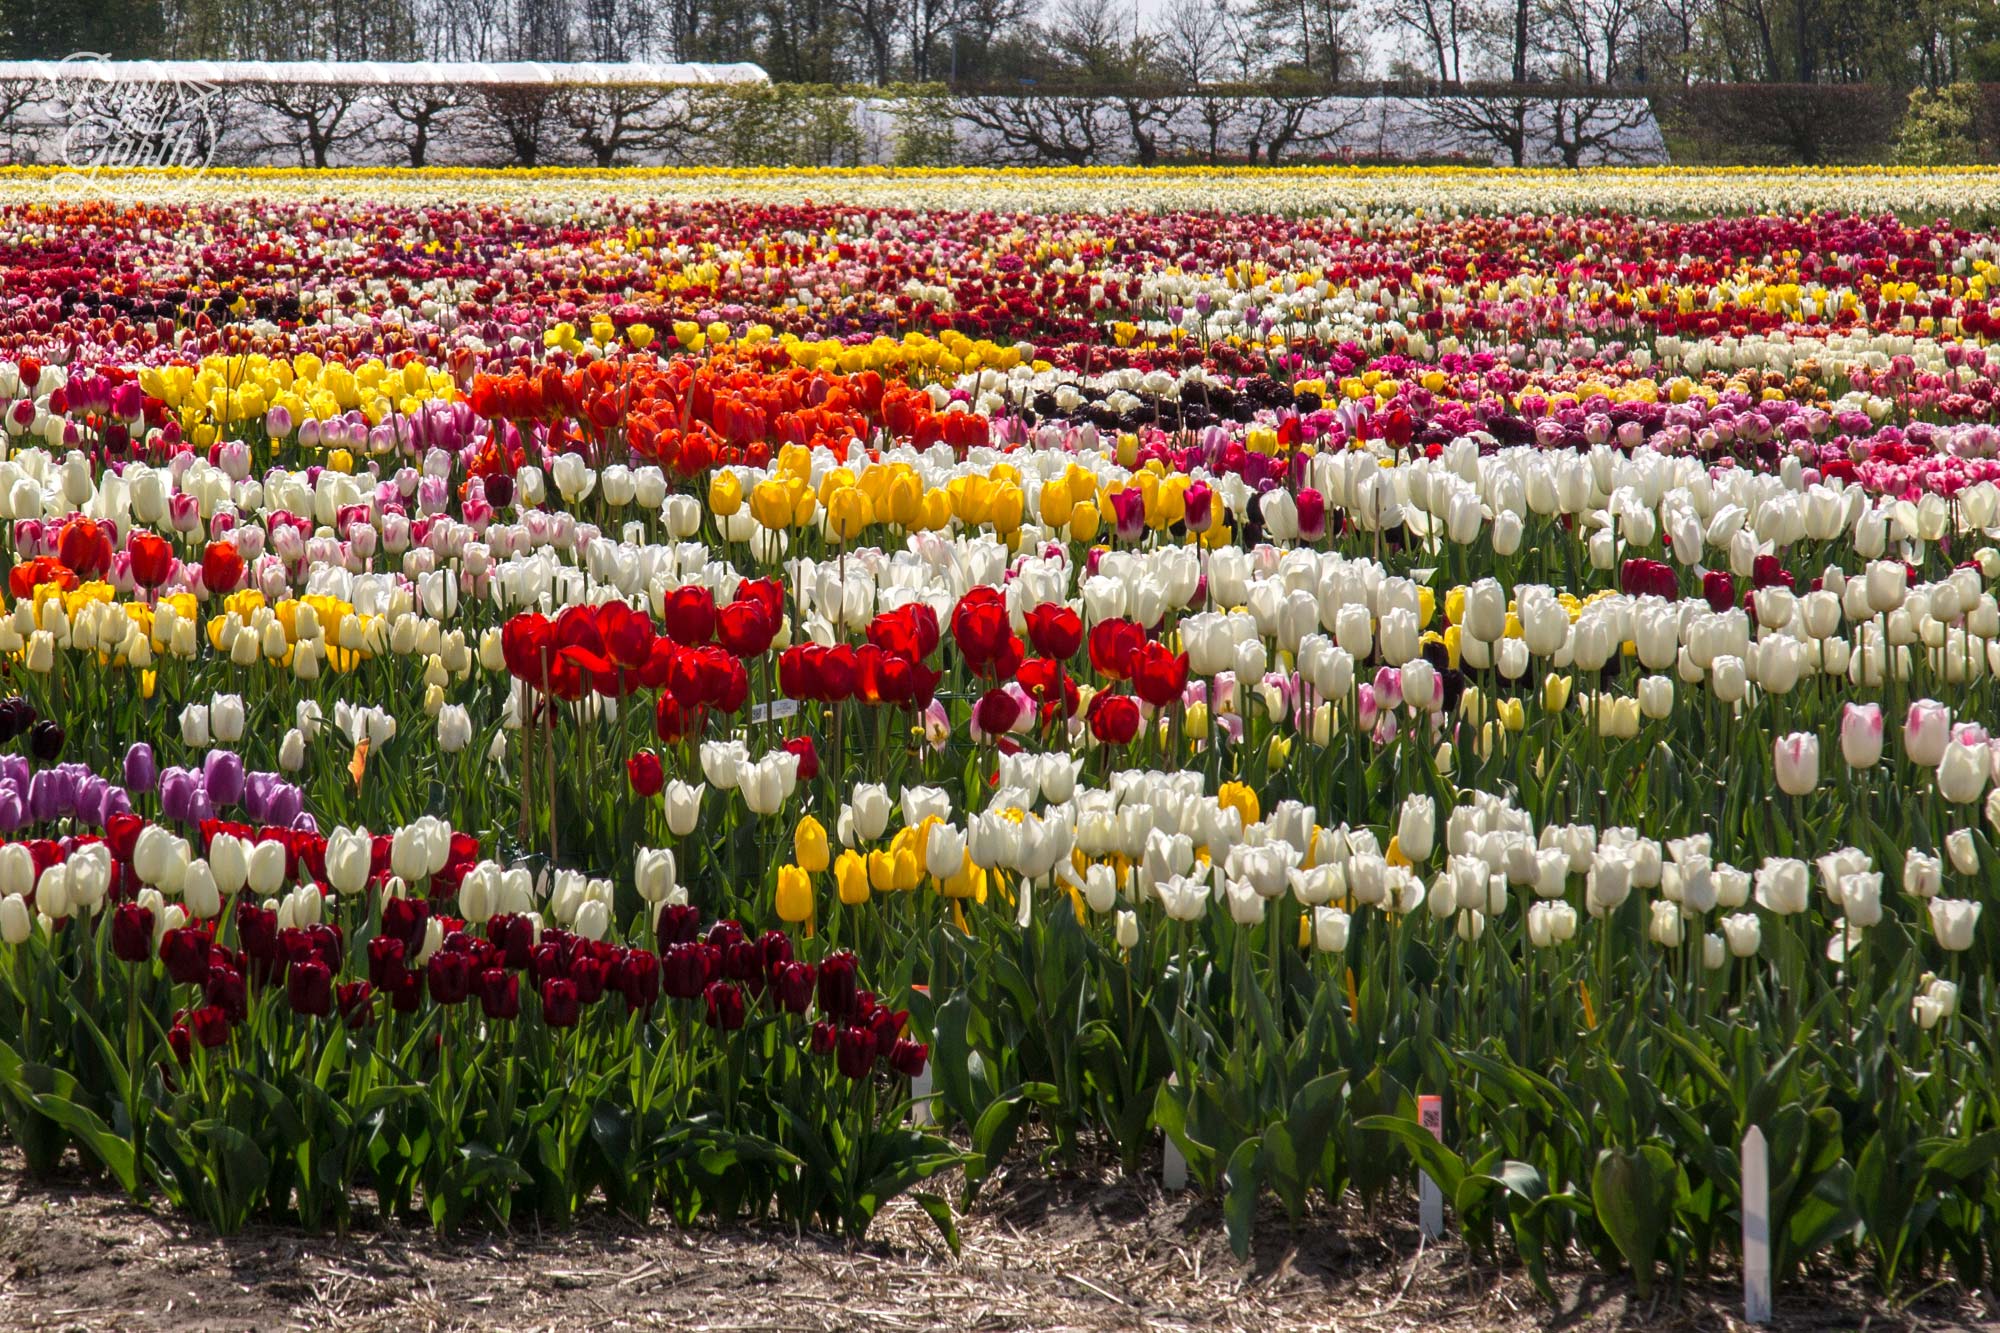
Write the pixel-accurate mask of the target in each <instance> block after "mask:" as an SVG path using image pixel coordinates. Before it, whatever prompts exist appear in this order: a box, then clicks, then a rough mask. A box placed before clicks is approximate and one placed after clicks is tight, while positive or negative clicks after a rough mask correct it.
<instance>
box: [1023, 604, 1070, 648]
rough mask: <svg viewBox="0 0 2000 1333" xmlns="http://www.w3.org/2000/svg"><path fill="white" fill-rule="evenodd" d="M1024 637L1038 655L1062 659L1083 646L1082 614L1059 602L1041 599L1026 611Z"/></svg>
mask: <svg viewBox="0 0 2000 1333" xmlns="http://www.w3.org/2000/svg"><path fill="white" fill-rule="evenodd" d="M1028 638H1029V639H1030V640H1031V641H1032V642H1033V643H1034V645H1035V651H1036V652H1038V653H1040V654H1041V655H1042V656H1044V657H1053V658H1055V659H1057V660H1058V661H1066V660H1068V659H1069V658H1072V657H1074V656H1076V650H1077V649H1078V648H1081V647H1082V646H1083V617H1081V616H1079V615H1077V613H1076V612H1074V611H1072V610H1070V609H1069V608H1068V607H1067V606H1064V605H1062V604H1061V603H1059V602H1043V603H1042V604H1041V605H1040V606H1038V607H1036V608H1035V609H1034V610H1032V611H1030V612H1028Z"/></svg>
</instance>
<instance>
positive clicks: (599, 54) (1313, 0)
mask: <svg viewBox="0 0 2000 1333" xmlns="http://www.w3.org/2000/svg"><path fill="white" fill-rule="evenodd" d="M0 50H4V53H5V55H6V57H7V58H9V59H56V58H60V57H62V56H64V55H68V54H70V53H72V52H77V51H94V52H102V53H104V54H108V55H112V56H118V57H124V58H135V59H146V58H150V59H215V60H223V59H229V60H444V61H503V60H544V61H567V60H600V61H633V60H686V61H752V62H754V63H756V64H758V65H761V66H762V67H763V68H764V69H765V70H766V71H767V72H769V74H770V76H771V77H772V78H773V79H774V80H777V81H780V82H797V83H820V84H851V85H868V84H873V85H885V84H890V83H897V82H916V83H933V82H943V83H951V84H953V85H956V86H961V87H979V88H993V89H1011V88H1021V89H1024V90H1033V89H1036V88H1043V87H1061V86H1086V85H1087V86H1095V87H1104V86H1109V85H1114V84H1123V85H1134V84H1152V85H1175V86H1183V87H1193V86H1210V85H1215V84H1242V83H1310V84H1318V85H1331V84H1341V83H1352V82H1359V81H1364V80H1376V79H1390V80H1396V81H1398V82H1402V83H1406V84H1418V85H1426V86H1427V85H1433V84H1435V85H1442V86H1454V85H1463V84H1468V83H1474V82H1493V81H1497V82H1508V83H1561V84H1566V85H1579V84H1581V85H1596V84H1606V85H1621V84H1622V85H1648V86H1661V85H1697V84H1704V83H1735V84H1744V83H1787V84H1843V83H1883V84H1890V85H1895V86H1900V87H1912V86H1927V87H1940V86H1943V85H1947V84H1952V83H1958V82H1965V81H1973V82H1992V81H2000V0H1167V2H1166V3H1165V4H1164V5H1160V4H1159V3H1157V0H1152V3H1150V4H1148V5H1146V6H1143V7H1142V6H1141V5H1140V4H1139V3H1138V2H1137V0H313V2H312V3H305V4H301V3H299V0H0Z"/></svg>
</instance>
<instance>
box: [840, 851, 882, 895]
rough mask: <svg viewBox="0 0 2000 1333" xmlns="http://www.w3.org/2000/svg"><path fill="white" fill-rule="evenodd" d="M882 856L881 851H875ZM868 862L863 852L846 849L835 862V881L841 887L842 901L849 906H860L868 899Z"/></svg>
mask: <svg viewBox="0 0 2000 1333" xmlns="http://www.w3.org/2000/svg"><path fill="white" fill-rule="evenodd" d="M874 855H876V856H880V855H881V853H880V852H876V853H874ZM868 878H869V876H868V864H867V861H866V860H865V859H864V858H863V857H862V855H861V853H859V852H856V851H851V850H850V851H845V852H842V853H841V854H840V859H839V860H837V861H835V862H834V863H833V882H834V884H835V885H836V886H838V888H839V889H840V901H841V903H842V904H843V905H844V906H847V907H859V906H860V905H861V904H862V903H865V902H867V901H868Z"/></svg>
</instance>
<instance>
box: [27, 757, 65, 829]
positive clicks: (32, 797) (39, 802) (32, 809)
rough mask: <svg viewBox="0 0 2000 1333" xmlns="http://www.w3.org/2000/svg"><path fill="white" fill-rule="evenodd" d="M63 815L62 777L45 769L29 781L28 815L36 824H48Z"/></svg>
mask: <svg viewBox="0 0 2000 1333" xmlns="http://www.w3.org/2000/svg"><path fill="white" fill-rule="evenodd" d="M61 813H62V775H61V774H59V773H57V772H56V771H55V770H54V769H43V770H42V771H41V772H39V773H37V774H35V775H34V776H33V777H32V778H29V779H28V814H29V816H30V817H31V818H33V819H34V820H35V822H36V823H38V824H39V823H47V822H48V821H49V820H51V819H54V818H55V817H56V816H57V815H59V814H61Z"/></svg>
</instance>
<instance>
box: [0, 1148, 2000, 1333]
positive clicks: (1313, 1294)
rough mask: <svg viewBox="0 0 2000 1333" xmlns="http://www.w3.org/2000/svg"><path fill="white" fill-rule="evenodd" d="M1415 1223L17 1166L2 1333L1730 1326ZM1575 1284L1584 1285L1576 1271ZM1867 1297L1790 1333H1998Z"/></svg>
mask: <svg viewBox="0 0 2000 1333" xmlns="http://www.w3.org/2000/svg"><path fill="white" fill-rule="evenodd" d="M1414 1223H1415V1217H1414V1208H1413V1207H1406V1206H1399V1207H1397V1208H1396V1209H1394V1210H1393V1211H1392V1212H1391V1213H1390V1214H1389V1215H1386V1216H1373V1217H1371V1216H1367V1215H1364V1214H1362V1213H1361V1211H1360V1210H1359V1209H1358V1208H1357V1207H1354V1206H1349V1207H1346V1208H1343V1209H1341V1210H1339V1211H1338V1212H1336V1213H1321V1214H1319V1215H1316V1216H1313V1217H1311V1218H1309V1219H1308V1221H1307V1223H1306V1224H1305V1225H1303V1226H1301V1227H1297V1228H1289V1227H1287V1226H1285V1225H1284V1223H1283V1220H1282V1218H1280V1217H1277V1216H1270V1217H1266V1218H1264V1219H1263V1221H1262V1224H1261V1225H1260V1227H1259V1229H1258V1233H1257V1243H1256V1246H1255V1250H1254V1252H1253V1254H1252V1256H1251V1259H1250V1262H1249V1263H1247V1264H1242V1263H1238V1262H1237V1261H1236V1260H1235V1259H1234V1257H1233V1256H1232V1255H1231V1254H1230V1252H1229V1248H1228V1245H1227V1243H1226V1242H1225V1240H1224V1239H1223V1235H1222V1227H1221V1222H1220V1218H1219V1216H1218V1214H1217V1213H1216V1211H1215V1209H1214V1208H1213V1207H1212V1206H1211V1205H1209V1204H1206V1203H1204V1202H1202V1201H1200V1200H1198V1199H1195V1198H1193V1197H1192V1196H1180V1195H1175V1196H1163V1195H1162V1194H1161V1193H1160V1192H1159V1190H1158V1189H1157V1188H1156V1187H1155V1186H1154V1185H1152V1184H1151V1183H1150V1182H1138V1183H1135V1182H1131V1181H1126V1180H1123V1179H1120V1178H1119V1177H1118V1176H1117V1175H1116V1174H1115V1172H1112V1171H1109V1170H1105V1171H1093V1172H1086V1173H1081V1174H1072V1175H1056V1174H1050V1173H1047V1172H1044V1171H1041V1170H1038V1169H1035V1168H1032V1167H1027V1168H1022V1169H1020V1170H1017V1171H1016V1172H1015V1173H1014V1174H1013V1175H1012V1177H1011V1178H1008V1179H1002V1180H1000V1181H998V1182H997V1183H996V1187H994V1188H992V1189H990V1191H989V1192H988V1193H987V1194H986V1195H984V1196H982V1198H981V1199H980V1201H979V1202H978V1203H977V1204H975V1206H974V1207H973V1208H972V1209H971V1210H970V1211H969V1212H968V1213H967V1215H966V1216H965V1217H964V1218H963V1219H962V1227H963V1235H964V1251H963V1254H962V1255H961V1256H960V1257H957V1258H954V1257H953V1256H952V1255H951V1253H950V1252H949V1251H948V1250H947V1249H946V1248H945V1247H944V1246H943V1245H942V1243H940V1242H939V1240H938V1239H937V1236H936V1233H935V1232H934V1231H933V1230H932V1228H931V1225H930V1221H929V1219H928V1218H926V1217H924V1216H923V1214H922V1213H921V1212H919V1211H918V1210H917V1209H916V1208H915V1207H914V1206H908V1207H903V1206H897V1207H892V1208H891V1209H890V1210H889V1211H888V1212H887V1213H886V1214H885V1215H884V1217H883V1218H882V1220H881V1221H880V1223H879V1224H878V1226H877V1228H876V1230H875V1232H874V1233H873V1234H871V1236H870V1238H869V1240H868V1242H867V1243H866V1244H864V1245H848V1244H845V1243H843V1242H841V1241H838V1240H834V1239H828V1238H825V1237H819V1236H812V1235H795V1234H791V1233H788V1232H778V1231H775V1230H772V1229H757V1228H750V1229H744V1228H738V1229H731V1230H713V1229H698V1230H693V1231H681V1230H677V1229H674V1228H671V1227H665V1226H649V1227H639V1226H634V1225H632V1224H630V1223H627V1222H624V1221H622V1220H619V1219H616V1218H613V1217H610V1216H607V1215H604V1214H601V1213H596V1214H592V1215H589V1216H586V1217H585V1218H583V1219H582V1220H581V1221H580V1222H578V1223H577V1224H575V1225H573V1226H570V1227H566V1228H563V1229H561V1230H555V1231H542V1230H538V1229H537V1228H535V1227H534V1226H532V1225H531V1224H530V1225H525V1226H517V1227H515V1228H514V1229H513V1230H512V1231H511V1232H506V1233H502V1232H498V1231H471V1232H467V1233H462V1234H460V1235H456V1236H452V1237H447V1238H439V1237H436V1236H433V1235H432V1234H431V1233H429V1232H428V1231H425V1230H421V1229H413V1228H408V1227H401V1226H395V1225H388V1226H379V1225H374V1224H367V1225H364V1226H362V1227H360V1228H358V1229H357V1230H356V1231H355V1232H354V1233H353V1234H351V1235H349V1236H347V1237H345V1238H334V1237H327V1236H313V1235H308V1234H306V1233H303V1232H300V1231H296V1230H293V1229H290V1228H286V1227H274V1226H260V1227H255V1228H253V1229H252V1230H250V1231H249V1232H247V1233H245V1234H243V1235H241V1236H235V1237H229V1238H218V1237H216V1236H214V1235H213V1234H211V1233H209V1232H207V1231H205V1230H203V1229H202V1228H201V1227H200V1226H198V1225H196V1224H193V1223H191V1222H189V1221H187V1220H186V1219H184V1218H181V1217H178V1216H174V1215H172V1214H167V1213H162V1212H148V1211H144V1210H141V1209H136V1208H133V1207H131V1206H129V1205H127V1204H125V1203H123V1202H122V1201H120V1200H119V1199H117V1198H116V1197H114V1196H113V1195H111V1194H109V1193H107V1192H105V1191H104V1190H102V1189H101V1188H98V1187H96V1186H94V1185H92V1184H89V1183H87V1182H82V1181H67V1182H64V1183H62V1184H59V1185H57V1186H54V1187H50V1186H44V1185H37V1184H35V1183H32V1182H30V1181H28V1180H27V1179H26V1177H25V1176H24V1175H23V1173H22V1171H21V1169H20V1163H19V1159H18V1157H16V1156H13V1155H12V1154H8V1155H6V1157H5V1158H4V1159H0V1328H9V1329H12V1328H21V1329H30V1328H32V1329H37V1330H49V1331H51V1333H54V1331H58V1330H93V1331H94V1330H100V1329H117V1330H134V1331H135V1333H137V1331H143V1333H153V1331H155V1330H157V1331H158V1333H197V1331H199V1330H259V1331H260V1333H263V1331H266V1330H285V1329H296V1330H317V1329H328V1330H339V1333H377V1331H378V1330H380V1331H381V1333H390V1331H391V1330H393V1331H394V1333H412V1331H416V1333H432V1331H433V1330H436V1331H439V1333H442V1331H444V1330H461V1329H465V1330H470V1329H518V1330H571V1329H576V1330H583V1329H591V1330H600V1329H602V1330H609V1329H651V1328H674V1329H685V1330H697V1331H699V1333H830V1331H831V1330H849V1329H853V1330H862V1329H866V1330H884V1331H885V1333H919V1331H922V1330H932V1329H992V1330H1015V1329H1036V1330H1070V1329H1074V1330H1108V1329H1142V1330H1183V1329H1185V1330H1237V1329H1241V1330H1255V1331H1256V1333H1276V1331H1277V1330H1292V1329H1353V1330H1358V1331H1365V1333H1394V1331H1396V1330H1417V1329H1423V1330H1437V1329H1444V1330H1474V1329H1478V1330H1486V1329H1502V1330H1512V1329H1528V1328H1545V1327H1554V1328H1560V1329H1564V1330H1594V1329H1608V1328H1618V1327H1626V1328H1641V1327H1643V1328H1648V1329H1670V1330H1671V1329H1720V1328H1728V1327H1731V1326H1732V1324H1733V1322H1734V1321H1733V1319H1732V1314H1733V1313H1734V1308H1735V1307H1734V1305H1733V1303H1734V1301H1735V1299H1736V1297H1737V1292H1736V1290H1735V1289H1734V1288H1733V1286H1732V1285H1731V1284H1729V1283H1728V1282H1726V1281H1717V1282H1712V1283H1707V1284H1694V1285H1691V1286H1690V1287H1689V1288H1687V1289H1686V1290H1684V1291H1683V1292H1681V1293H1680V1294H1679V1295H1678V1296H1676V1295H1672V1294H1669V1295H1667V1296H1664V1297H1661V1298H1659V1299H1658V1300H1656V1301H1655V1302H1654V1303H1652V1304H1651V1305H1649V1306H1646V1305H1640V1304H1638V1303H1637V1302H1635V1301H1634V1299H1633V1297H1632V1295H1631V1290H1630V1286H1629V1284H1627V1283H1624V1282H1621V1281H1607V1280H1605V1279H1602V1278H1600V1277H1596V1276H1590V1277H1583V1278H1578V1277H1574V1276H1571V1277H1566V1278H1562V1279H1560V1280H1559V1286H1560V1287H1561V1290H1562V1294H1563V1297H1564V1308H1563V1309H1562V1310H1560V1311H1553V1312H1552V1311H1550V1310H1549V1309H1548V1307H1547V1306H1546V1305H1545V1304H1543V1302H1542V1301H1541V1300H1540V1299H1539V1298H1538V1297H1537V1296H1536V1295H1535V1293H1534V1291H1533V1289H1532V1288H1531V1287H1530V1286H1529V1285H1528V1283H1527V1281H1526V1279H1525V1278H1524V1277H1523V1276H1522V1275H1521V1274H1520V1273H1519V1272H1518V1271H1517V1270H1514V1269H1512V1268H1508V1267H1501V1268H1495V1267H1493V1266H1492V1265H1491V1264H1488V1263H1484V1262H1481V1261H1478V1260H1476V1259H1474V1258H1472V1257H1470V1256H1469V1255H1468V1254H1467V1251H1466V1250H1465V1248H1464V1247H1463V1246H1462V1245H1460V1244H1459V1243H1458V1242H1457V1241H1456V1240H1447V1241H1445V1242H1444V1243H1442V1244H1439V1245H1435V1246H1424V1245H1422V1244H1421V1243H1420V1241H1419V1238H1418V1235H1417V1232H1416V1229H1415V1225H1414ZM1578 1267H1579V1271H1586V1270H1585V1268H1584V1266H1583V1265H1579V1266H1578ZM1869 1292H1870V1288H1869V1287H1868V1286H1867V1283H1866V1280H1865V1278H1864V1277H1862V1276H1858V1275H1857V1276H1854V1277H1851V1278H1839V1277H1834V1276H1829V1275H1818V1276H1816V1277H1815V1279H1814V1280H1811V1281H1809V1282H1807V1283H1803V1284H1800V1286H1799V1287H1798V1288H1797V1289H1795V1290H1793V1291H1791V1292H1789V1293H1787V1294H1786V1295H1784V1296H1783V1297H1781V1299H1780V1302H1779V1311H1778V1314H1779V1325H1780V1327H1781V1328H1785V1329H1790V1330H1799V1331H1800V1333H1803V1331H1804V1330H1820V1329H1828V1330H1831V1329H1862V1328H1866V1329H1867V1330H1869V1333H1878V1331H1886V1330H1893V1329H1908V1330H1912V1331H1913V1333H1914V1331H1915V1330H1932V1329H1947V1328H1961V1327H1973V1326H1977V1325H1980V1324H1982V1323H1988V1322H1990V1321H1996V1320H2000V1307H1996V1305H1995V1304H1994V1303H1993V1302H1992V1301H1990V1300H1988V1299H1987V1298H1985V1297H1984V1296H1983V1295H1982V1294H1979V1293H1965V1292H1960V1291H1957V1290H1955V1289H1939V1290H1934V1291H1931V1292H1928V1293H1925V1294H1923V1295H1922V1296H1921V1297H1920V1298H1919V1299H1918V1300H1916V1301H1915V1302H1914V1303H1913V1304H1912V1305H1911V1306H1909V1307H1907V1308H1897V1307H1894V1306H1890V1305H1888V1304H1886V1303H1884V1302H1882V1301H1880V1300H1879V1299H1877V1298H1875V1297H1873V1296H1872V1295H1870V1294H1869Z"/></svg>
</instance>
